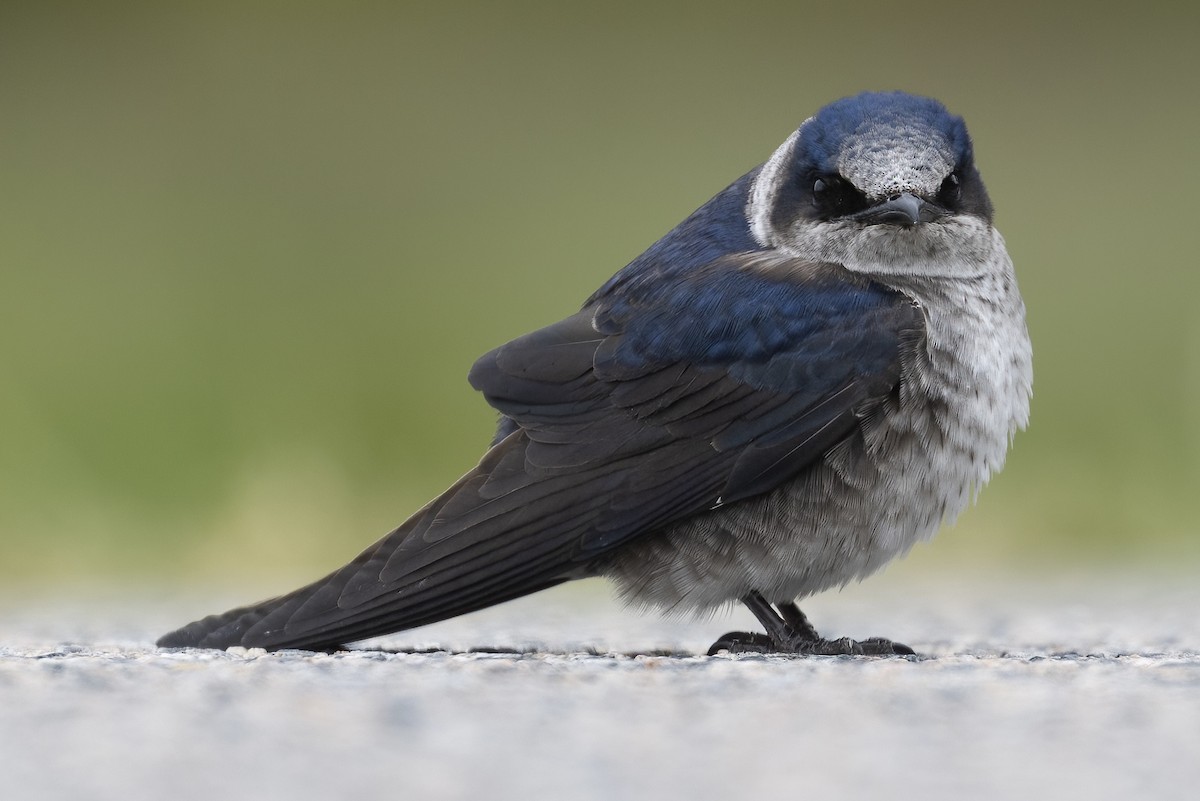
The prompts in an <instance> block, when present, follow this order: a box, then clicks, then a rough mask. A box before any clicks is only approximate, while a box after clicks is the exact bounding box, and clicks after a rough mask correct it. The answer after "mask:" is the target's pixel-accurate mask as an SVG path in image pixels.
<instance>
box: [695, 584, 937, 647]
mask: <svg viewBox="0 0 1200 801" xmlns="http://www.w3.org/2000/svg"><path fill="white" fill-rule="evenodd" d="M742 603H744V604H746V607H747V608H748V609H749V610H750V611H751V612H752V613H753V614H754V616H755V617H757V618H758V621H759V622H760V623H762V624H763V628H765V629H766V630H767V633H766V634H755V633H752V632H745V631H731V632H729V633H728V634H726V635H724V636H723V637H721V638H720V639H719V640H717V641H716V642H715V643H713V644H712V647H711V648H709V649H708V655H709V656H715V655H716V654H719V653H722V652H725V653H730V654H793V655H795V656H912V655H913V654H915V653H916V651H914V650H913V649H911V648H909V647H908V646H907V645H904V644H903V643H898V642H892V641H891V640H885V639H884V638H883V637H871V638H870V639H866V640H852V639H850V638H849V637H840V638H838V639H836V640H827V639H825V638H824V637H822V636H820V635H819V634H817V630H816V629H815V628H813V626H812V624H811V623H809V622H808V618H807V617H805V615H804V613H803V612H801V611H800V607H798V606H796V604H795V603H794V602H792V601H785V602H781V603H776V604H775V605H774V606H772V605H771V604H769V603H767V601H766V599H765V598H763V596H762V594H761V593H758V592H751V593H748V594H747V595H746V596H744V597H743V598H742Z"/></svg>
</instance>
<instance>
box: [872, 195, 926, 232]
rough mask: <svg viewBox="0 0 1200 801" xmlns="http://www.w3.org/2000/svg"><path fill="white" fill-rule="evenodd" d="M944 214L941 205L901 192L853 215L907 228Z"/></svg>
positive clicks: (880, 223) (873, 221) (877, 222)
mask: <svg viewBox="0 0 1200 801" xmlns="http://www.w3.org/2000/svg"><path fill="white" fill-rule="evenodd" d="M946 214H947V212H946V210H945V209H943V208H942V207H941V206H937V205H935V204H933V203H930V202H929V201H928V200H922V199H921V198H919V197H917V196H916V195H914V194H912V193H911V192H903V193H901V194H899V195H893V196H892V197H889V198H888V199H887V200H885V201H883V202H881V203H876V204H875V205H874V206H871V207H870V208H869V209H864V210H863V211H861V212H859V213H858V214H856V215H854V216H855V217H857V218H859V219H861V220H863V221H864V222H868V223H872V224H876V225H902V226H904V227H906V228H907V227H909V226H913V225H917V224H919V223H924V222H932V221H933V220H936V219H937V218H939V217H944V216H945V215H946Z"/></svg>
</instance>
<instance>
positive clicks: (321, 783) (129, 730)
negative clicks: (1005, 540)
mask: <svg viewBox="0 0 1200 801" xmlns="http://www.w3.org/2000/svg"><path fill="white" fill-rule="evenodd" d="M236 600H247V599H246V598H221V599H219V600H217V601H212V600H208V601H204V600H201V601H195V600H191V601H186V602H184V601H180V600H179V599H175V600H172V601H164V600H163V598H162V597H161V596H159V597H157V598H153V599H149V598H148V599H143V600H141V601H139V600H137V599H136V598H131V597H129V596H120V597H117V598H116V599H114V598H113V597H112V595H111V593H109V594H108V595H106V596H105V597H104V598H102V599H91V600H89V599H86V598H79V599H77V600H74V601H63V600H57V601H54V602H49V601H46V602H43V603H29V602H26V603H23V604H17V603H15V602H14V601H12V600H9V601H8V602H7V603H5V604H2V605H0V794H2V796H3V797H4V798H12V799H60V798H62V799H67V798H71V799H114V800H115V799H126V800H128V799H143V798H144V799H209V798H256V799H306V798H335V799H341V798H347V799H374V798H380V799H383V798H387V799H405V798H422V799H440V798H464V799H465V798H488V799H516V798H521V799H540V798H562V799H626V798H631V799H640V798H718V797H744V796H750V795H755V794H761V795H768V794H770V795H772V796H778V797H782V798H793V797H794V798H813V797H817V796H823V795H832V794H836V795H837V796H838V797H844V798H862V797H868V796H872V797H879V796H887V797H895V796H916V797H921V798H972V799H974V798H985V799H990V798H996V799H1001V798H1003V799H1011V798H1064V799H1074V798H1080V799H1107V798H1113V799H1116V798H1147V797H1155V796H1158V797H1177V798H1191V797H1193V794H1194V792H1195V790H1196V788H1197V787H1200V620H1198V617H1200V615H1198V614H1197V613H1198V612H1200V588H1198V587H1197V583H1196V582H1193V581H1190V580H1188V579H1187V578H1186V577H1181V576H1176V577H1174V578H1171V579H1167V580H1155V579H1150V578H1149V577H1146V576H1142V577H1141V578H1140V579H1139V580H1137V581H1120V582H1118V581H1114V580H1113V579H1112V578H1097V577H1093V578H1091V579H1086V578H1085V579H1076V580H1073V581H1070V582H1067V581H1062V582H1055V583H1054V584H1053V585H1052V586H1051V585H1049V583H1048V582H1030V583H1028V584H1025V585H1021V584H1013V583H1012V582H1005V581H999V580H989V581H986V582H964V583H961V584H955V585H953V586H951V585H950V584H948V583H947V582H945V581H944V580H943V579H942V578H941V577H940V576H929V577H927V578H914V577H912V576H908V577H906V578H901V579H894V580H887V579H876V580H874V581H872V582H870V583H869V584H868V585H864V586H861V587H853V588H848V589H847V590H845V591H843V592H842V593H840V594H839V593H832V594H828V595H826V596H822V597H820V598H817V599H814V600H812V601H810V602H809V603H808V604H805V609H806V611H808V612H809V615H810V617H811V618H812V619H813V621H814V623H815V624H816V625H817V626H818V628H819V629H821V631H822V633H826V634H829V635H850V636H854V637H863V636H870V635H876V634H878V635H885V636H891V637H894V638H896V639H898V640H901V641H904V642H907V643H908V644H909V645H911V646H913V647H914V648H916V649H917V650H918V651H919V652H920V653H921V654H922V656H921V657H919V658H890V659H870V658H861V657H860V658H846V657H809V658H786V657H763V656H751V655H745V656H739V657H728V656H719V657H705V656H702V655H701V654H703V653H704V650H705V648H706V647H707V646H708V644H709V643H710V642H711V641H712V640H714V639H716V637H717V636H718V635H720V634H722V633H724V632H725V631H726V630H728V629H731V628H745V627H748V626H750V625H751V622H750V620H749V618H748V615H745V614H743V613H737V614H734V615H731V616H729V617H726V618H722V619H717V620H708V621H699V622H693V621H686V622H680V621H672V620H663V619H661V618H658V617H656V616H654V615H649V614H639V613H637V612H630V611H626V610H622V609H621V608H620V607H619V606H618V605H617V604H615V603H613V602H611V601H610V600H609V599H608V598H607V594H606V593H605V591H604V590H603V589H602V588H601V589H599V590H598V589H597V587H596V586H590V587H589V586H587V585H586V584H585V585H584V586H583V587H582V588H579V587H575V588H571V587H568V588H564V589H562V590H554V591H551V592H550V593H543V594H542V595H541V596H535V597H533V598H530V599H525V600H523V601H519V602H516V603H513V604H509V605H506V606H503V607H500V608H497V609H493V610H488V611H486V612H483V613H480V614H477V615H474V616H469V617H467V618H462V619H458V620H453V621H447V622H445V623H442V624H438V625H436V626H430V627H427V628H425V629H420V630H417V631H415V632H409V633H406V634H401V635H396V636H394V637H391V638H387V639H384V640H377V641H374V642H373V643H372V644H373V645H376V646H380V647H382V648H384V649H387V650H357V651H350V652H341V653H335V654H312V653H305V652H299V651H287V652H280V653H276V654H267V653H265V652H262V651H257V650H250V651H246V650H240V649H239V650H235V651H232V652H215V651H190V650H183V651H158V650H156V649H154V648H153V647H152V646H151V642H152V640H153V638H154V637H155V636H157V635H158V634H160V633H162V632H163V631H165V630H166V629H168V628H171V627H174V626H175V625H178V624H179V623H182V622H186V620H188V619H190V618H191V617H195V616H198V615H201V614H204V613H208V612H214V611H218V610H219V609H220V608H222V605H223V604H225V603H228V602H234V601H236ZM479 648H483V649H485V650H483V651H477V650H473V649H479ZM634 653H641V654H643V655H640V656H635V655H633V654H634ZM647 654H648V655H647Z"/></svg>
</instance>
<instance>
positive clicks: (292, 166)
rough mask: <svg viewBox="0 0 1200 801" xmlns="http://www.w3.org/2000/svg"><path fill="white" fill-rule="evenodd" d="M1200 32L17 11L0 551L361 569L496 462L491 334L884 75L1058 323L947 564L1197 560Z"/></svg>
mask: <svg viewBox="0 0 1200 801" xmlns="http://www.w3.org/2000/svg"><path fill="white" fill-rule="evenodd" d="M901 11H902V13H898V12H901ZM1198 23H1200V12H1198V11H1197V9H1196V7H1195V6H1190V5H1187V4H1165V3H1161V4H1145V5H1143V6H1139V7H1138V8H1137V10H1136V11H1134V10H1131V7H1129V6H1127V5H1122V6H1117V5H1116V4H1112V5H1111V6H1106V5H1105V4H1104V3H1088V4H1086V5H1085V4H1083V3H1077V4H1070V3H1066V4H1044V3H1035V2H1012V3H1006V4H989V5H987V6H983V5H979V6H953V7H952V6H947V5H945V4H944V3H928V2H914V3H908V4H906V5H905V6H904V8H903V9H900V8H898V7H896V6H895V4H883V3H879V4H871V3H856V4H852V5H846V4H841V5H838V4H820V6H819V7H816V6H815V5H812V6H811V7H810V4H804V3H795V2H791V3H764V4H755V3H750V4H729V3H715V2H714V3H699V4H697V3H689V4H678V5H671V4H654V5H650V4H603V5H589V6H586V7H585V6H583V5H580V6H579V7H577V8H573V9H572V8H569V7H568V6H566V5H563V4H552V3H546V4H542V5H534V4H525V3H517V4H511V3H510V4H485V3H478V4H474V5H464V4H455V3H436V4H435V3H429V4H425V3H383V2H368V3H359V2H342V3H326V4H318V3H305V2H301V3H272V2H228V3H218V2H206V3H194V4H182V3H168V4H162V3H132V2H126V3H78V4H60V3H54V2H24V3H21V2H8V3H5V4H4V6H3V9H2V10H0V253H2V261H0V576H3V577H4V578H5V580H6V581H8V582H13V581H20V580H23V579H31V580H38V581H74V580H76V579H78V578H79V577H81V576H85V575H100V576H109V577H130V578H141V579H145V578H146V577H148V576H151V575H154V576H160V577H165V578H171V577H179V576H183V575H187V574H192V575H194V576H203V577H207V578H209V579H212V578H213V577H216V576H219V575H224V576H235V577H236V575H237V574H238V573H241V572H244V573H247V574H249V573H260V572H271V571H274V572H275V573H276V574H277V575H284V576H287V579H288V580H291V579H293V578H300V577H307V576H308V575H309V574H311V573H313V572H314V571H317V570H320V569H323V568H326V567H332V566H333V565H334V563H335V562H337V561H338V560H340V559H343V558H346V557H348V556H350V555H352V554H353V553H355V552H356V551H357V550H358V549H360V548H361V547H364V546H365V545H367V544H368V543H369V542H371V541H372V540H373V539H374V538H375V537H376V536H378V535H380V534H382V533H383V532H384V531H386V530H387V529H388V528H390V527H391V526H393V525H394V524H396V523H398V522H400V521H401V520H402V519H403V518H404V517H406V516H407V515H408V514H409V513H411V512H412V511H413V510H415V509H416V508H417V507H418V506H419V505H421V504H422V503H424V502H425V501H426V500H428V499H429V498H430V497H432V496H433V495H434V494H436V492H438V491H439V490H440V489H442V488H444V487H445V486H447V485H448V484H449V483H450V482H451V481H453V480H454V479H455V478H456V477H457V476H458V475H459V474H460V473H461V472H463V471H464V470H466V469H467V468H468V467H469V466H470V465H471V464H473V462H474V460H475V459H476V458H478V456H479V454H480V453H481V452H482V449H483V446H484V444H485V443H486V441H487V439H488V437H489V435H490V430H491V427H492V424H493V415H492V413H491V411H490V410H489V409H488V408H487V406H486V404H484V403H483V402H482V400H481V399H480V398H479V397H478V396H476V395H475V393H473V392H472V391H471V390H470V388H469V387H468V386H467V385H466V382H465V380H464V379H465V374H466V371H467V369H468V367H469V366H470V364H471V363H472V361H473V360H474V359H475V358H476V357H477V356H478V355H479V354H481V353H483V352H484V351H486V350H488V349H489V348H490V347H493V346H495V345H497V344H499V343H502V342H504V341H506V340H507V339H509V338H511V337H513V336H516V335H518V334H521V333H523V332H525V331H527V330H531V329H532V328H534V327H536V326H539V325H542V324H545V323H549V322H551V321H553V320H555V319H558V318H560V317H562V316H565V315H566V314H568V313H570V312H571V311H573V310H574V309H575V308H577V306H578V304H579V303H580V302H581V301H582V300H583V299H584V298H585V297H586V296H587V295H588V294H589V293H590V292H591V291H592V290H593V289H594V288H595V287H596V286H597V285H599V284H600V283H601V282H602V281H603V280H604V279H605V278H607V277H608V276H609V275H610V274H611V273H612V272H614V271H615V270H617V269H618V268H619V267H621V266H622V265H623V264H624V263H626V262H627V261H628V260H629V259H630V258H632V257H633V256H635V255H636V254H637V253H638V252H640V251H641V250H642V249H643V248H645V247H646V246H647V245H649V244H650V243H651V242H652V241H654V239H656V238H657V237H658V236H659V235H661V234H662V233H664V232H665V231H667V230H668V229H669V228H670V227H671V226H672V225H673V224H674V223H676V222H677V221H679V220H680V219H682V217H683V216H684V215H686V214H687V213H688V212H689V211H691V210H692V209H693V208H695V207H696V206H698V205H699V204H701V203H703V202H704V201H705V200H706V199H707V198H708V197H709V196H710V195H712V194H713V193H714V192H716V191H717V190H719V189H720V188H722V187H723V186H724V185H725V184H726V183H728V182H729V181H731V180H733V179H734V178H736V177H737V176H739V175H740V174H742V173H743V172H745V171H746V170H748V169H750V168H751V167H753V166H754V165H755V164H757V163H758V162H759V161H761V160H762V159H764V158H765V157H766V156H767V155H768V154H769V153H770V152H771V150H772V149H773V148H774V147H775V146H776V145H777V144H778V143H779V142H780V141H782V140H783V139H784V138H785V137H786V136H787V134H788V133H789V132H790V131H791V130H792V129H794V128H795V127H796V126H797V125H798V124H799V123H800V122H801V121H802V120H803V119H804V118H805V117H806V116H808V115H809V114H811V113H812V112H813V111H814V110H815V109H816V108H818V107H819V106H820V105H821V104H823V103H825V102H828V101H830V100H833V99H835V98H837V97H840V96H843V95H846V94H851V93H855V92H858V91H861V90H863V89H890V88H903V89H907V90H910V91H914V92H918V93H922V94H928V95H932V96H935V97H938V98H940V99H942V100H943V101H945V102H946V103H947V105H949V106H950V107H951V109H953V110H954V111H956V112H958V113H961V114H963V115H964V116H965V117H966V118H967V120H968V122H969V124H970V125H971V129H972V132H973V134H974V137H975V141H976V149H977V153H978V156H979V161H980V164H981V167H982V169H983V172H984V177H985V179H986V180H987V182H988V185H989V188H990V190H991V193H992V197H993V200H994V202H995V204H996V207H997V209H998V224H999V226H1000V228H1001V230H1002V231H1003V232H1004V233H1005V235H1006V237H1007V239H1008V242H1009V245H1010V250H1011V253H1012V255H1013V257H1014V260H1015V261H1016V263H1017V266H1018V271H1019V274H1020V279H1021V282H1022V288H1023V291H1024V293H1025V296H1026V299H1027V303H1028V306H1029V319H1030V326H1031V329H1032V333H1033V336H1034V342H1035V354H1036V372H1037V376H1036V381H1035V398H1034V414H1033V424H1032V427H1031V429H1030V431H1028V432H1027V433H1025V434H1023V435H1021V436H1020V437H1018V439H1017V442H1016V448H1015V451H1014V452H1013V454H1012V457H1011V460H1010V467H1009V468H1008V470H1006V472H1005V473H1004V474H1003V475H1001V476H1000V477H998V478H997V479H996V480H995V481H994V482H993V485H992V486H991V487H989V488H988V490H987V491H985V492H984V493H983V495H982V497H981V502H980V506H979V508H978V509H977V510H974V511H972V512H970V513H969V514H967V515H966V516H965V517H964V519H963V521H962V523H960V525H959V526H958V527H957V528H956V530H954V531H953V532H952V533H949V534H943V535H942V538H941V539H940V541H939V546H938V547H937V548H933V549H930V550H928V551H923V553H927V554H931V555H932V554H936V553H939V552H940V553H943V554H946V555H945V556H942V557H940V559H941V560H942V561H943V562H944V561H945V560H947V559H954V558H958V557H957V556H955V555H956V554H958V555H962V558H969V559H975V560H979V559H980V558H981V555H982V558H983V559H985V560H992V559H994V560H997V561H998V562H1000V563H1004V564H1008V565H1014V564H1015V565H1018V566H1021V565H1034V564H1038V563H1044V562H1046V561H1048V560H1051V561H1052V560H1054V559H1056V558H1057V559H1064V560H1067V559H1069V560H1072V561H1082V562H1090V561H1095V560H1104V559H1113V558H1119V559H1129V558H1135V557H1138V558H1142V557H1144V558H1147V559H1160V560H1175V559H1180V558H1182V557H1193V556H1195V555H1197V553H1198V552H1200V547H1198V546H1197V537H1196V515H1195V512H1196V505H1197V499H1196V495H1197V487H1198V486H1200V481H1198V479H1200V457H1198V454H1200V422H1198V416H1197V413H1196V409H1197V406H1198V405H1200V403H1198V402H1200V323H1198V322H1197V317H1196V315H1195V314H1194V313H1193V312H1192V310H1191V300H1192V298H1193V297H1195V295H1196V290H1197V285H1198V283H1200V277H1198V271H1197V270H1196V268H1195V256H1194V254H1195V253H1197V252H1200V248H1198V245H1200V242H1198V241H1197V240H1198V239H1200V235H1198V233H1197V232H1198V231H1200V226H1197V224H1196V223H1195V221H1193V220H1192V219H1191V216H1192V215H1193V214H1194V213H1195V204H1194V202H1193V201H1192V199H1191V197H1190V193H1191V190H1192V189H1193V188H1194V187H1195V186H1197V185H1198V183H1200V175H1198V173H1200V158H1198V154H1197V147H1196V144H1195V142H1196V136H1195V131H1196V130H1197V129H1198V128H1200V125H1198V123H1200V119H1198V118H1200V110H1198V104H1197V102H1196V98H1197V96H1198V91H1197V90H1198V88H1200V87H1198V84H1200V80H1198V79H1200V64H1198V61H1200V57H1198V56H1197V48H1196V47H1195V39H1196V35H1197V33H1200V24H1198ZM1188 254H1193V255H1190V256H1189V255H1188ZM947 541H951V542H952V544H951V545H947V546H946V547H945V549H944V550H942V548H943V543H946V542H947ZM922 558H923V559H932V561H930V562H929V563H930V564H938V563H939V561H938V560H939V557H933V556H930V557H922Z"/></svg>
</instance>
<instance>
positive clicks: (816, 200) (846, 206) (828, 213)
mask: <svg viewBox="0 0 1200 801" xmlns="http://www.w3.org/2000/svg"><path fill="white" fill-rule="evenodd" d="M809 180H810V181H811V182H812V183H811V186H812V204H813V206H814V207H815V208H816V210H817V214H818V216H820V217H822V218H824V219H833V218H835V217H843V216H845V215H847V214H853V213H854V212H856V211H861V210H863V209H865V208H866V207H867V199H866V197H865V196H864V195H863V193H862V192H859V191H858V190H857V189H855V188H854V185H853V184H851V183H850V182H849V181H847V180H846V179H844V178H842V177H841V176H840V175H817V176H809Z"/></svg>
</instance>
